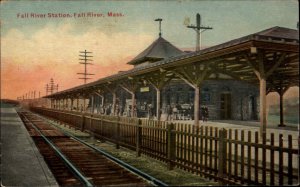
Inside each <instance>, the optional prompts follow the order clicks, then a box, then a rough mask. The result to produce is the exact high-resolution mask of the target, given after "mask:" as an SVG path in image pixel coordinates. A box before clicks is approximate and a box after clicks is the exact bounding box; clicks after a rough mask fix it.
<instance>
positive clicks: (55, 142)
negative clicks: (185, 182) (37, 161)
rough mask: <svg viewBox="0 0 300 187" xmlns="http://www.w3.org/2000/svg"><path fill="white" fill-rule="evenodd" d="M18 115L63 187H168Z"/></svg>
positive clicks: (34, 117)
mask: <svg viewBox="0 0 300 187" xmlns="http://www.w3.org/2000/svg"><path fill="white" fill-rule="evenodd" d="M18 113H19V116H20V117H21V119H22V120H23V122H24V124H25V126H26V128H27V130H28V132H29V134H30V136H31V137H32V138H33V140H34V142H35V144H36V145H37V147H38V149H39V150H40V152H41V154H42V155H43V157H44V159H45V161H46V163H47V164H48V166H49V168H50V169H51V171H52V173H53V175H54V176H55V178H56V180H57V182H58V184H59V185H61V186H102V185H105V186H110V185H113V186H149V185H157V186H167V185H166V184H165V183H163V182H161V181H159V180H157V179H155V178H154V177H151V176H149V175H148V174H145V173H143V172H141V171H139V170H137V169H135V168H133V167H132V166H130V165H128V164H126V163H123V162H122V161H120V160H118V159H117V158H114V157H112V156H111V155H108V154H107V153H105V152H102V151H101V150H99V149H98V148H95V147H93V146H91V145H89V144H86V143H84V142H82V141H80V140H79V139H78V138H76V137H71V136H70V135H66V134H65V133H63V132H61V131H59V130H58V129H56V128H54V127H52V126H51V125H50V124H48V122H46V121H45V120H44V119H42V118H41V117H39V116H37V115H35V114H33V113H31V112H28V111H19V112H18Z"/></svg>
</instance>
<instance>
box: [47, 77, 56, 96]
mask: <svg viewBox="0 0 300 187" xmlns="http://www.w3.org/2000/svg"><path fill="white" fill-rule="evenodd" d="M55 91H56V92H58V84H57V85H55V84H54V80H53V78H51V79H50V83H49V84H46V95H48V93H50V94H53V93H54V92H55Z"/></svg>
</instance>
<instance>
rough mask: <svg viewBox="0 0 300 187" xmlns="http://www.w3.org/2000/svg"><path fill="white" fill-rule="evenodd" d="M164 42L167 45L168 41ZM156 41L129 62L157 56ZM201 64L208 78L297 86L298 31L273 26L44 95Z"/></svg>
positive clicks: (81, 90) (272, 88)
mask: <svg viewBox="0 0 300 187" xmlns="http://www.w3.org/2000/svg"><path fill="white" fill-rule="evenodd" d="M164 41H165V40H164V39H163V38H159V39H158V40H156V42H157V43H164ZM164 44H165V45H166V46H169V43H168V42H167V43H164ZM155 45H157V44H156V43H155V42H154V43H153V44H152V45H150V46H149V47H148V48H147V49H146V50H145V51H143V52H142V53H141V54H140V55H138V56H137V57H136V58H135V59H133V60H132V61H130V62H129V63H131V64H135V63H138V62H139V60H141V59H143V58H145V57H147V56H149V55H152V54H156V55H153V57H155V58H159V55H158V54H160V52H159V51H156V50H154V51H155V52H154V51H152V50H150V49H151V48H152V49H153V48H155ZM170 45H171V44H170ZM151 46H152V47H151ZM162 46H163V45H162ZM158 49H159V48H158ZM173 49H174V48H173ZM175 49H176V48H175ZM175 49H174V51H176V50H175ZM179 51H180V50H179ZM179 51H178V52H179ZM202 64H203V65H204V64H206V65H208V67H209V71H210V72H211V76H210V77H209V78H207V79H218V78H219V77H220V76H218V74H226V75H228V76H230V77H232V78H233V79H237V80H242V81H246V82H248V83H253V84H257V85H258V76H265V77H266V80H267V92H271V91H278V89H279V88H283V87H284V88H289V87H291V86H299V31H298V30H295V29H289V28H283V27H278V26H276V27H272V28H269V29H266V30H263V31H261V32H257V33H254V34H250V35H247V36H244V37H241V38H237V39H234V40H231V41H228V42H225V43H222V44H219V45H216V46H212V47H209V48H206V49H203V50H201V51H196V52H191V53H184V54H182V55H178V56H174V57H169V58H166V59H163V60H159V61H156V62H153V63H150V64H148V65H146V66H140V67H135V68H133V69H131V70H128V71H123V72H120V73H117V74H114V75H111V76H108V77H105V78H101V79H99V80H97V81H94V82H91V83H88V84H85V85H80V86H77V87H74V88H70V89H67V90H64V91H60V92H57V93H54V94H52V95H48V96H45V97H48V98H59V97H65V96H69V95H74V94H80V93H85V92H88V91H92V90H93V89H101V87H102V86H103V85H108V84H111V83H113V82H122V81H128V79H132V78H133V77H140V78H146V77H149V76H159V72H162V71H167V72H170V73H169V74H168V75H167V76H173V77H175V78H176V75H175V74H174V73H172V72H174V70H176V69H180V70H182V69H187V70H190V71H192V72H190V73H188V74H190V75H195V74H196V75H197V68H196V66H197V67H199V69H201V68H202V67H201V65H202ZM187 76H189V75H187Z"/></svg>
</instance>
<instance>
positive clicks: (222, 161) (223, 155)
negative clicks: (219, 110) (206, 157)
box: [218, 128, 230, 185]
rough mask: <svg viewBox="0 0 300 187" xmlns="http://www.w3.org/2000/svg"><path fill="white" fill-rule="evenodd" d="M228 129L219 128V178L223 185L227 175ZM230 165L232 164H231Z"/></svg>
mask: <svg viewBox="0 0 300 187" xmlns="http://www.w3.org/2000/svg"><path fill="white" fill-rule="evenodd" d="M226 137H227V131H226V129H224V128H223V129H220V130H219V164H218V166H219V167H218V178H219V181H220V182H219V183H220V184H221V185H222V184H223V181H222V179H223V178H225V176H226V169H227V167H226V163H227V142H226ZM229 167H230V166H229Z"/></svg>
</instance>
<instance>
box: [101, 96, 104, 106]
mask: <svg viewBox="0 0 300 187" xmlns="http://www.w3.org/2000/svg"><path fill="white" fill-rule="evenodd" d="M101 104H102V107H103V106H104V96H102V97H101Z"/></svg>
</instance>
